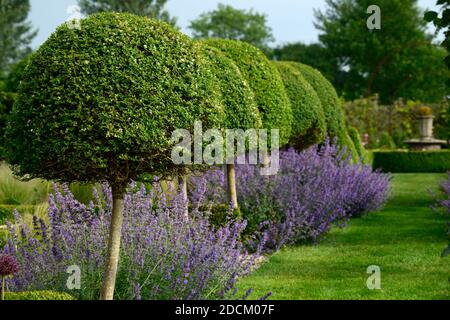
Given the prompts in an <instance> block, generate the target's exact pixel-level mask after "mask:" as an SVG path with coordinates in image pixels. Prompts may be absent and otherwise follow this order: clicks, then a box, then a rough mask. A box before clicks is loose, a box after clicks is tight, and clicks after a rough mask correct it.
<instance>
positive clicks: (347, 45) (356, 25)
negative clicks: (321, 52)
mask: <svg viewBox="0 0 450 320" xmlns="http://www.w3.org/2000/svg"><path fill="white" fill-rule="evenodd" d="M326 2H327V9H326V10H325V11H318V12H316V19H317V21H316V27H317V28H318V29H319V30H320V31H321V34H320V41H321V43H322V44H323V45H324V47H325V48H326V49H327V50H328V52H329V53H330V54H332V55H333V56H334V57H335V61H336V63H337V64H338V67H339V69H338V70H339V75H335V76H334V79H335V85H336V86H337V87H338V89H339V91H340V93H341V94H342V95H344V96H345V97H346V98H347V99H354V98H358V97H360V96H369V95H371V94H374V93H379V94H380V99H381V101H382V102H392V101H393V100H395V99H397V98H399V97H403V98H407V99H415V100H422V101H427V102H435V101H439V100H442V98H443V97H444V96H445V95H446V86H445V80H446V79H447V77H448V71H447V70H446V69H445V68H444V64H443V62H442V60H443V59H444V57H445V55H446V52H445V50H443V49H441V48H439V47H437V46H435V45H434V44H432V39H431V36H429V35H427V34H426V32H425V30H426V23H425V21H424V20H423V18H422V16H423V13H422V12H421V11H420V9H419V8H418V6H417V0H378V1H377V5H378V6H379V7H380V8H381V29H380V30H377V29H375V30H369V29H368V28H367V25H366V21H367V19H368V18H369V14H368V13H367V8H368V7H369V6H370V5H372V4H373V1H372V0H336V1H331V0H326Z"/></svg>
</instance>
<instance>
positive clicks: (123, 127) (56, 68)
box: [5, 13, 356, 299]
mask: <svg viewBox="0 0 450 320" xmlns="http://www.w3.org/2000/svg"><path fill="white" fill-rule="evenodd" d="M195 121H202V125H203V128H204V129H209V128H221V129H224V128H232V129H243V130H246V129H249V128H255V129H258V128H265V129H279V130H280V144H281V146H288V145H292V146H294V147H296V148H298V149H304V148H306V147H308V146H311V145H313V144H315V143H320V142H321V141H323V140H324V138H325V137H326V136H330V137H336V138H337V139H338V140H339V141H340V142H341V144H345V145H348V146H350V150H351V151H352V152H354V154H356V151H354V149H355V148H354V146H353V144H352V142H351V140H350V138H349V136H348V133H347V131H346V128H345V121H344V117H343V113H342V111H341V106H340V101H339V98H338V96H337V94H336V92H335V90H334V88H333V86H332V85H331V84H330V83H329V82H328V81H327V80H325V78H324V77H323V76H322V75H321V74H320V73H319V72H318V71H316V70H314V69H313V68H310V67H308V66H305V65H302V64H298V63H286V62H270V61H269V60H268V59H267V58H266V56H265V55H264V54H263V53H262V52H261V51H260V50H259V49H257V48H255V47H253V46H251V45H249V44H246V43H243V42H239V41H229V40H219V39H211V40H206V41H193V40H191V39H190V38H188V37H187V36H185V35H183V34H181V33H180V32H178V31H176V30H175V29H174V28H172V27H171V26H170V25H168V24H166V23H164V22H160V21H157V20H150V19H147V18H143V17H138V16H134V15H130V14H117V13H103V14H98V15H93V16H91V17H89V18H87V19H84V20H82V21H81V27H80V28H72V27H70V26H69V25H62V26H60V27H59V28H58V29H57V30H56V32H55V33H54V34H52V36H51V37H50V38H49V39H48V40H47V41H46V42H45V43H44V44H43V45H42V46H41V47H40V48H39V49H38V50H37V52H35V53H34V54H33V56H32V57H31V59H30V62H29V64H28V66H27V67H26V69H25V71H24V74H23V76H22V80H21V85H20V88H19V93H18V97H17V101H16V103H15V105H14V108H13V112H12V114H11V116H10V117H9V121H8V125H7V128H6V134H5V147H6V157H7V160H8V162H9V163H10V164H11V165H12V166H13V168H14V169H15V173H16V174H17V175H18V176H21V177H24V178H28V179H29V178H37V177H39V178H44V179H48V180H53V181H61V182H67V183H71V182H82V183H91V182H108V183H109V185H110V186H111V188H112V193H113V208H112V217H111V224H110V236H109V247H108V255H109V256H108V260H107V261H108V263H107V270H106V271H105V274H104V282H103V287H102V290H101V298H102V299H112V298H113V295H114V286H115V276H116V272H117V268H118V261H119V252H120V238H121V228H122V221H123V197H124V193H125V190H126V188H127V186H128V184H129V183H130V182H131V181H132V180H139V179H140V178H141V177H142V176H143V175H145V174H154V175H158V176H160V177H169V176H171V177H182V176H184V175H186V170H187V168H186V166H178V165H175V164H174V163H173V162H172V160H171V151H172V148H173V146H174V141H173V140H172V138H171V137H172V133H173V132H174V131H175V130H176V129H180V128H183V129H187V130H188V131H190V132H193V129H194V122H195ZM227 172H228V174H227V176H228V182H229V183H228V185H229V195H230V201H231V202H232V204H233V206H234V207H236V208H237V207H238V203H237V197H236V186H235V178H234V175H235V174H234V166H233V165H228V166H227ZM184 181H185V179H184ZM183 184H185V183H183Z"/></svg>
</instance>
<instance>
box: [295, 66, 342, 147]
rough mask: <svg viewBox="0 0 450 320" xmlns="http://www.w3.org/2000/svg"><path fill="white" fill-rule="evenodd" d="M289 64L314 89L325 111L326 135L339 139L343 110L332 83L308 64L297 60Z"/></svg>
mask: <svg viewBox="0 0 450 320" xmlns="http://www.w3.org/2000/svg"><path fill="white" fill-rule="evenodd" d="M291 66H293V67H294V68H296V69H297V70H299V71H300V72H301V74H302V75H303V76H304V77H305V79H306V81H308V82H309V84H310V85H311V86H312V87H313V88H314V90H316V92H317V95H318V96H319V99H320V101H321V102H322V108H323V111H324V113H325V120H326V124H327V132H328V135H329V136H330V137H338V138H339V139H340V138H341V137H342V136H341V132H342V131H343V130H345V121H344V112H343V110H342V106H341V101H340V100H339V97H338V95H337V93H336V90H335V89H334V87H333V85H332V84H331V83H330V82H329V81H328V80H327V79H326V78H325V77H324V76H323V75H322V74H321V73H320V71H318V70H316V69H314V68H312V67H310V66H307V65H304V64H301V63H297V62H291Z"/></svg>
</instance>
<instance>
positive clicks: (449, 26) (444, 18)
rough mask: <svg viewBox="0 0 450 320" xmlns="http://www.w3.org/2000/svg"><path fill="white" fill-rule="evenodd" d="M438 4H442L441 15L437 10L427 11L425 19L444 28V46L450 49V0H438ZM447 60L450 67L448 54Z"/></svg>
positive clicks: (440, 28)
mask: <svg viewBox="0 0 450 320" xmlns="http://www.w3.org/2000/svg"><path fill="white" fill-rule="evenodd" d="M437 5H439V6H441V15H440V16H439V13H437V12H435V11H428V12H426V13H425V20H426V21H428V22H433V23H434V25H435V26H436V27H437V28H438V29H439V30H444V34H445V40H444V41H443V42H442V46H443V47H445V48H446V49H447V53H448V51H450V0H437ZM445 62H446V63H447V66H448V67H449V69H450V55H447V57H446V59H445ZM449 83H450V82H449Z"/></svg>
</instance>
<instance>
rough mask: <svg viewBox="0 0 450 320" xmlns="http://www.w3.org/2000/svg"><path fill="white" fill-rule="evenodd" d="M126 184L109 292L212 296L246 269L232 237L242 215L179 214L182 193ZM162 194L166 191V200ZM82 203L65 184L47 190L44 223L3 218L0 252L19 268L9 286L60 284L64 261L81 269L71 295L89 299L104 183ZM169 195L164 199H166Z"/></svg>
mask: <svg viewBox="0 0 450 320" xmlns="http://www.w3.org/2000/svg"><path fill="white" fill-rule="evenodd" d="M149 189H150V191H148V190H147V189H146V188H145V187H144V186H143V185H142V186H141V187H138V186H136V185H132V186H131V187H130V190H129V192H128V193H127V195H126V197H125V209H124V210H125V211H124V212H125V218H124V219H125V220H124V224H123V229H122V235H123V242H122V247H121V258H120V263H119V271H118V275H117V283H116V293H115V298H116V299H218V298H227V297H230V295H232V294H233V292H234V289H235V282H236V280H237V279H238V278H239V277H242V276H244V275H246V274H247V273H249V272H250V270H251V269H252V268H253V267H254V265H255V261H256V259H255V257H254V256H253V255H249V254H247V252H246V251H245V250H244V248H243V245H242V244H241V243H240V241H238V239H239V234H240V233H241V232H242V230H243V229H244V228H245V226H246V225H245V222H233V221H230V222H229V223H227V224H226V225H225V226H223V227H221V228H214V227H212V226H211V224H210V223H209V221H208V219H207V218H206V217H205V216H204V214H203V213H201V212H200V211H198V210H197V209H196V208H193V209H192V212H191V214H190V217H189V218H186V217H185V215H184V212H185V211H184V210H185V207H184V206H185V203H184V201H183V200H182V199H183V196H182V195H179V194H176V192H173V190H169V192H168V193H167V192H166V193H164V192H162V190H161V188H160V187H159V185H157V184H154V185H153V186H152V188H149ZM166 194H169V195H170V197H169V196H168V197H167V199H166ZM94 196H95V201H93V202H91V203H90V205H89V206H85V205H83V204H81V203H80V202H78V201H76V200H75V199H74V197H73V195H72V194H71V193H70V192H69V190H68V188H67V187H66V186H62V188H58V187H56V186H55V192H54V194H52V195H50V197H49V223H46V222H44V221H43V220H38V219H36V218H35V219H34V221H33V225H32V226H27V225H26V224H25V223H24V222H23V221H22V220H21V218H20V216H19V215H18V214H16V225H13V224H9V231H10V233H11V237H10V240H9V242H8V244H7V245H6V246H5V248H4V250H3V251H4V253H6V254H9V255H11V256H14V257H15V258H16V259H17V261H18V263H19V265H20V267H21V272H20V273H18V274H17V275H16V277H14V278H13V279H8V280H7V281H8V283H9V286H10V288H12V289H13V290H15V291H28V290H53V291H59V292H64V291H68V288H67V286H66V282H67V278H68V276H69V274H67V273H66V270H67V267H69V266H71V265H77V266H79V267H80V269H81V289H80V290H75V291H70V293H71V294H72V295H73V296H75V297H77V298H79V299H97V298H98V296H99V293H100V287H101V280H102V278H101V275H102V271H103V269H104V266H105V257H106V248H107V239H108V237H107V235H108V230H109V228H108V227H109V219H110V214H111V203H112V196H111V191H110V189H109V188H108V187H107V186H106V185H103V186H102V190H101V192H96V191H95V194H94ZM169 198H170V199H169Z"/></svg>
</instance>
